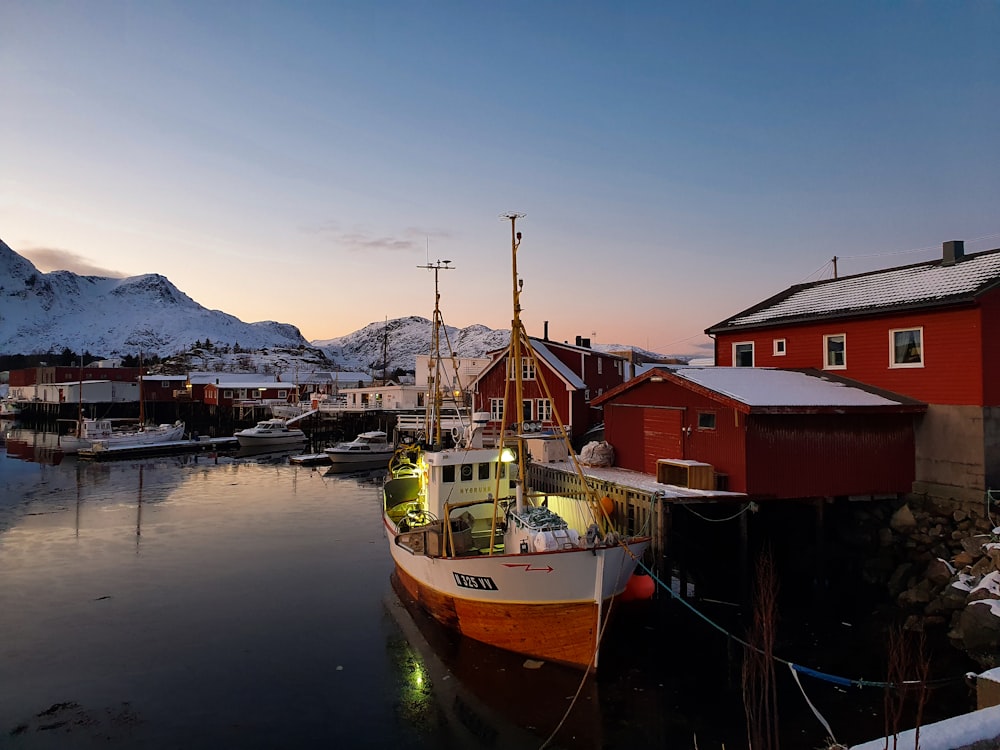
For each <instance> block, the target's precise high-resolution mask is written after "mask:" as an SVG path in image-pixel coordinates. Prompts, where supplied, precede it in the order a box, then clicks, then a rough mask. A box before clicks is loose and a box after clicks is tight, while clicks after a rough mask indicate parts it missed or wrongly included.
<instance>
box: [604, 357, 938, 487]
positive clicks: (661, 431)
mask: <svg viewBox="0 0 1000 750" xmlns="http://www.w3.org/2000/svg"><path fill="white" fill-rule="evenodd" d="M595 404H596V405H601V406H603V407H604V432H605V439H606V440H607V441H608V442H609V443H610V444H611V445H612V446H613V447H614V449H615V463H616V465H617V466H620V467H622V468H626V469H632V470H635V471H641V472H644V473H647V474H654V475H655V474H658V471H657V470H658V468H662V466H658V464H659V463H660V462H661V461H664V460H666V461H667V462H670V463H672V464H677V465H678V466H680V467H682V468H683V466H684V464H685V463H686V462H687V463H690V464H692V465H701V464H707V465H709V466H710V467H711V471H713V472H714V473H715V474H716V476H717V482H716V483H715V487H714V488H711V487H701V489H725V490H729V491H731V492H744V493H747V494H748V495H750V496H752V497H754V498H759V499H769V498H809V497H835V496H844V495H848V496H849V495H866V496H870V495H877V494H898V493H902V492H908V491H909V489H910V485H911V483H912V482H913V477H914V461H913V440H914V438H913V415H914V414H920V413H922V412H923V411H924V409H925V408H926V407H925V405H924V404H922V403H920V402H917V401H915V400H913V399H909V398H906V397H904V396H899V395H896V394H892V393H888V392H885V391H880V390H878V389H875V388H871V387H867V386H862V385H860V384H857V383H855V384H851V383H849V382H847V381H845V380H844V379H842V378H839V377H837V376H835V375H830V374H824V373H821V372H818V371H810V370H804V371H786V370H775V369H753V370H751V369H739V368H720V367H706V368H694V367H678V368H659V369H654V370H651V371H649V372H646V373H644V374H643V375H642V376H641V377H638V378H636V379H634V380H631V381H629V382H628V383H625V384H624V385H622V386H620V387H618V388H616V389H614V390H612V391H610V392H609V393H606V394H605V395H604V396H602V397H601V398H598V399H596V400H595ZM670 483H673V482H670Z"/></svg>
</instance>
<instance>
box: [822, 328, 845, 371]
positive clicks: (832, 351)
mask: <svg viewBox="0 0 1000 750" xmlns="http://www.w3.org/2000/svg"><path fill="white" fill-rule="evenodd" d="M823 351H824V352H825V357H824V359H823V369H824V370H843V369H845V368H846V367H847V334H846V333H838V334H834V335H832V336H824V337H823Z"/></svg>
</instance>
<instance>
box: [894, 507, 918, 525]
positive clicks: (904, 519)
mask: <svg viewBox="0 0 1000 750" xmlns="http://www.w3.org/2000/svg"><path fill="white" fill-rule="evenodd" d="M889 526H890V527H891V528H892V529H893V530H894V531H899V532H904V531H911V530H913V529H915V528H916V526H917V519H916V518H914V517H913V511H911V510H910V506H909V505H906V504H903V505H901V506H899V509H898V510H897V511H896V512H895V513H893V514H892V518H890V519H889Z"/></svg>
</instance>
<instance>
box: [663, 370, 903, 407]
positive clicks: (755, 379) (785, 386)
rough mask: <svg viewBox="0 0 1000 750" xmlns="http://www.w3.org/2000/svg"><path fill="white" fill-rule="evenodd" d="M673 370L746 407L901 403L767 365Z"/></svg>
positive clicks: (807, 374) (815, 376)
mask: <svg viewBox="0 0 1000 750" xmlns="http://www.w3.org/2000/svg"><path fill="white" fill-rule="evenodd" d="M671 372H672V373H673V374H674V375H676V376H677V377H680V378H684V379H685V380H688V381H690V382H692V383H696V384H698V385H700V386H702V387H703V388H708V389H710V390H712V391H715V392H716V393H720V394H722V395H723V396H728V397H729V398H732V399H734V400H736V401H739V402H740V403H743V404H746V405H747V406H834V407H837V406H840V407H848V406H898V405H900V404H904V403H905V404H910V403H913V402H912V401H911V400H910V399H906V398H904V397H902V396H900V397H899V399H898V400H896V399H892V398H889V397H888V396H887V395H879V394H877V393H872V392H870V391H867V390H864V389H862V388H860V387H854V386H851V385H848V384H845V383H843V382H842V381H839V380H835V379H829V378H827V377H824V376H822V375H820V374H818V373H817V374H813V373H807V372H803V371H800V370H776V369H771V368H767V367H678V368H675V369H673V370H671Z"/></svg>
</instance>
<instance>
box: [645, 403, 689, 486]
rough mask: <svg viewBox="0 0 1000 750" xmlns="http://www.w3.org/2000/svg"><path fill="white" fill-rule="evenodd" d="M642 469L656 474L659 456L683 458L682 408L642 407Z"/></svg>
mask: <svg viewBox="0 0 1000 750" xmlns="http://www.w3.org/2000/svg"><path fill="white" fill-rule="evenodd" d="M641 411H642V435H643V447H642V470H643V471H644V472H645V473H647V474H656V462H657V461H659V460H660V459H661V458H684V437H683V433H682V432H681V430H683V428H684V423H683V420H684V410H683V409H651V408H646V409H642V410H641Z"/></svg>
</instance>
